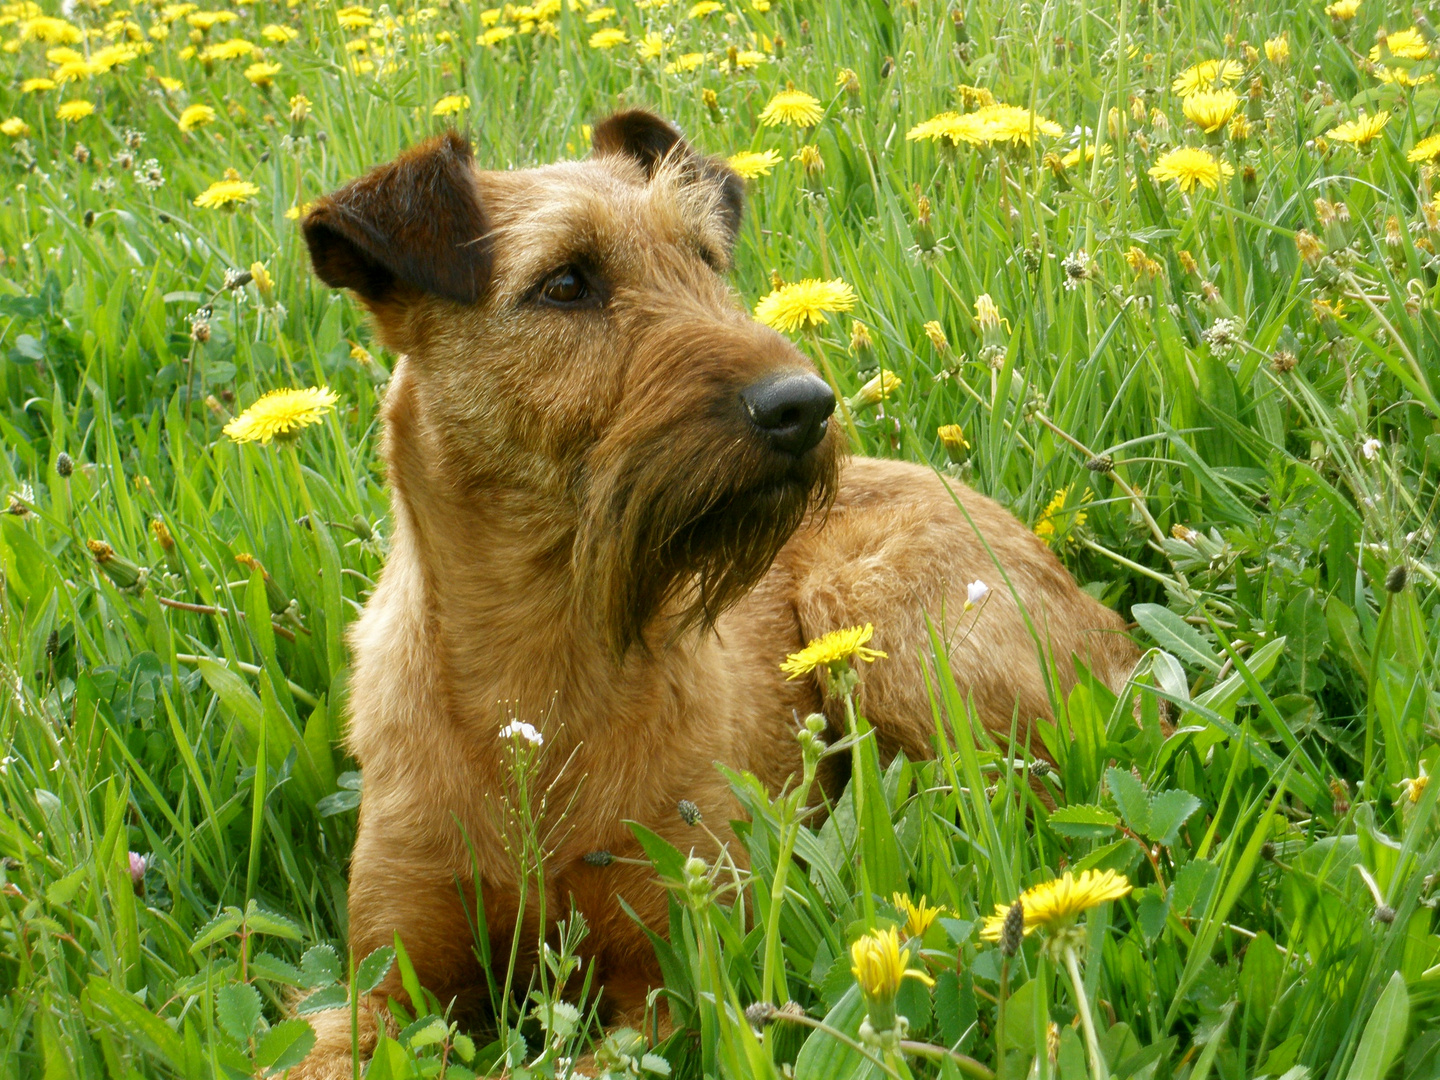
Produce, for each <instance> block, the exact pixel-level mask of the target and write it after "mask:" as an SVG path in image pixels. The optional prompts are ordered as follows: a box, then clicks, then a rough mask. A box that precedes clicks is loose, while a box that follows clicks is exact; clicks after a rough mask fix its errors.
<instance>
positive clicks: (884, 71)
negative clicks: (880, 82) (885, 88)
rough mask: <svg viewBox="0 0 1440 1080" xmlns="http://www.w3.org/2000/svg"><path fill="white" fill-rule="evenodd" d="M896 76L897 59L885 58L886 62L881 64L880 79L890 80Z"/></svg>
mask: <svg viewBox="0 0 1440 1080" xmlns="http://www.w3.org/2000/svg"><path fill="white" fill-rule="evenodd" d="M894 74H895V58H894V57H893V56H887V57H885V59H884V61H883V62H882V63H881V64H880V78H882V79H888V78H889V77H890V76H891V75H894Z"/></svg>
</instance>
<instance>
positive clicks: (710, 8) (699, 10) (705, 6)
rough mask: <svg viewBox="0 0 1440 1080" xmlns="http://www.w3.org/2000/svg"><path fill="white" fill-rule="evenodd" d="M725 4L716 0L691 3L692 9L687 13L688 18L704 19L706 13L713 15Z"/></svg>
mask: <svg viewBox="0 0 1440 1080" xmlns="http://www.w3.org/2000/svg"><path fill="white" fill-rule="evenodd" d="M724 6H725V5H723V4H719V3H716V0H700V2H699V3H698V4H692V5H690V10H689V11H687V12H686V13H685V17H686V18H687V19H703V18H704V17H705V16H706V15H713V14H715V12H717V11H719V10H720V9H721V8H722V7H724Z"/></svg>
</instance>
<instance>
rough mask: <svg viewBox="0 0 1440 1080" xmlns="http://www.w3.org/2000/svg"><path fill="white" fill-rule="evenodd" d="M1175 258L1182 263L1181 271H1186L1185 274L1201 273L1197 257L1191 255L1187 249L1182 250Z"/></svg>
mask: <svg viewBox="0 0 1440 1080" xmlns="http://www.w3.org/2000/svg"><path fill="white" fill-rule="evenodd" d="M1175 258H1176V260H1177V261H1178V262H1179V263H1180V269H1181V270H1183V271H1185V273H1187V274H1196V273H1199V272H1200V266H1199V264H1198V263H1196V262H1195V256H1194V255H1191V254H1190V252H1189V251H1187V250H1186V249H1184V248H1181V249H1180V250H1179V251H1177V252H1176V253H1175Z"/></svg>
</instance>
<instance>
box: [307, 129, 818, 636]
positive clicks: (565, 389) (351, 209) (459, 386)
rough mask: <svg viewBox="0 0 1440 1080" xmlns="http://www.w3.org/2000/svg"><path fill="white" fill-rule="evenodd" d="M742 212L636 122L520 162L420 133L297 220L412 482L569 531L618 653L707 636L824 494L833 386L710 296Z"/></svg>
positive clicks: (595, 611) (723, 294)
mask: <svg viewBox="0 0 1440 1080" xmlns="http://www.w3.org/2000/svg"><path fill="white" fill-rule="evenodd" d="M742 205H743V184H742V182H741V180H740V178H739V177H738V176H736V175H735V173H734V172H733V171H731V170H730V169H729V167H728V166H726V165H725V163H724V162H723V161H721V160H719V159H716V158H711V157H706V156H704V155H701V154H699V153H697V152H695V151H694V150H693V149H691V147H690V146H689V145H688V144H687V143H686V142H685V140H684V139H683V138H682V137H681V136H680V133H679V132H678V131H676V130H675V128H674V127H672V126H671V125H670V124H668V123H666V122H665V121H664V120H661V119H660V118H658V117H656V116H653V115H651V114H650V113H647V112H643V111H632V112H625V113H618V114H616V115H614V116H611V117H610V118H609V119H607V120H605V121H604V122H603V123H601V124H599V125H598V126H597V127H596V129H595V134H594V152H593V154H592V156H591V157H590V158H589V159H588V160H586V161H583V162H564V163H560V164H556V165H549V166H545V167H543V168H538V169H527V170H520V171H509V172H488V171H482V170H479V169H477V168H476V167H475V165H474V163H473V162H472V160H471V153H470V148H469V146H468V145H467V144H466V143H465V141H464V140H462V139H461V138H459V137H458V136H456V135H453V134H451V135H447V136H442V137H440V138H437V139H432V140H431V141H429V142H427V143H424V144H422V145H420V146H418V147H416V148H415V149H413V150H411V151H409V152H408V153H406V154H404V155H403V156H401V157H400V158H398V159H397V160H395V161H394V162H391V163H390V164H388V165H382V166H380V167H379V168H376V169H374V170H372V171H371V172H370V173H368V174H367V175H365V176H364V177H362V178H360V179H359V180H356V181H354V182H353V183H351V184H349V185H347V186H346V187H344V188H341V189H340V190H339V191H337V192H335V193H334V194H333V195H330V196H328V197H326V198H324V199H321V200H320V201H319V202H318V203H316V205H315V207H314V208H313V209H312V210H311V211H310V213H309V215H308V216H307V217H306V219H305V222H304V229H305V239H306V241H307V243H308V244H309V247H310V253H311V257H312V259H313V262H314V266H315V271H316V273H317V274H318V275H319V276H320V277H321V278H322V279H323V280H324V281H325V282H326V283H327V284H329V285H332V286H335V287H337V288H348V289H351V290H353V291H354V292H355V293H356V294H357V295H358V296H359V297H360V299H361V300H362V301H364V303H365V304H366V305H367V306H368V307H369V308H370V310H371V311H372V312H373V314H374V317H375V321H376V324H377V328H378V331H379V334H380V337H381V339H382V340H383V341H384V342H385V343H386V344H387V345H389V346H391V347H392V348H394V349H396V350H397V351H399V352H402V353H404V354H406V360H405V365H406V372H405V376H406V383H407V387H408V392H409V393H408V396H409V398H410V400H411V405H410V408H412V409H414V410H418V411H419V413H420V414H421V415H420V422H419V423H417V424H413V425H409V426H408V427H407V430H413V431H416V432H423V433H424V437H425V439H426V450H425V452H426V453H427V454H430V455H432V456H434V457H436V458H438V460H435V461H432V462H431V463H430V465H431V468H430V469H428V470H427V472H429V473H430V474H431V475H433V476H441V477H444V478H445V482H446V483H447V484H448V485H450V488H451V491H450V494H451V495H452V496H458V497H459V498H462V499H463V498H466V497H467V496H468V495H470V494H472V493H473V495H474V497H475V498H476V499H477V500H478V499H480V498H482V497H483V496H484V495H485V493H487V492H488V493H491V494H493V493H494V492H496V491H497V490H508V491H522V492H528V493H534V494H536V495H538V496H540V498H541V499H542V500H544V501H545V502H546V503H548V504H549V505H551V506H553V507H554V508H555V513H556V514H557V516H559V515H565V514H568V515H570V518H571V520H572V521H573V544H572V548H571V559H572V566H573V572H574V573H575V575H576V577H577V582H578V583H579V587H578V588H577V590H576V592H577V595H579V596H582V597H584V598H586V600H585V603H586V605H587V607H588V608H589V612H588V614H589V615H590V616H591V617H593V618H595V619H596V620H597V624H598V627H599V629H601V631H602V632H603V633H604V634H605V635H606V636H607V637H608V639H609V640H610V642H611V644H612V646H613V647H614V648H615V650H616V651H617V653H619V654H623V653H624V652H625V651H626V650H628V649H629V647H630V646H631V645H633V644H635V643H637V642H643V641H644V640H645V631H646V629H647V628H648V627H649V626H650V625H651V624H652V622H654V621H655V620H656V619H657V618H658V617H661V616H663V617H664V619H665V623H666V625H665V627H664V632H665V633H666V634H674V633H677V632H679V631H680V630H682V629H685V628H688V627H690V626H694V625H697V624H699V625H709V624H711V623H713V622H714V620H715V619H716V617H717V616H718V615H719V614H720V612H721V611H722V610H724V608H725V607H726V606H727V605H728V604H730V603H732V602H733V601H735V600H737V599H738V598H739V597H740V596H741V595H743V594H744V593H745V592H746V591H747V590H748V589H749V588H750V587H751V586H753V585H754V584H755V583H756V581H758V580H759V578H760V577H761V576H762V575H763V574H764V573H765V572H766V570H767V569H768V568H769V566H770V564H771V562H772V561H773V559H774V557H775V554H776V553H777V552H778V551H779V549H780V547H781V546H782V545H783V544H784V543H785V541H786V540H787V539H788V538H789V537H790V535H791V534H792V533H793V532H794V530H795V529H796V528H797V527H799V525H800V524H801V522H802V521H803V520H804V518H805V516H806V515H807V514H808V513H810V512H811V511H813V510H815V509H816V508H817V507H820V506H823V505H824V504H825V502H826V501H827V500H828V498H829V496H830V493H831V491H832V488H833V484H834V479H835V474H836V466H837V460H838V457H839V454H840V453H841V439H842V436H841V435H840V434H839V433H838V431H837V430H836V425H833V424H830V423H829V418H830V414H831V411H832V410H833V408H834V406H835V400H834V397H833V395H832V394H831V391H830V389H829V387H828V386H827V385H826V383H825V382H824V380H822V379H820V378H819V377H818V375H817V374H816V373H815V370H814V368H813V366H812V365H811V363H810V361H809V360H807V359H806V358H805V357H804V356H802V355H801V354H800V353H799V352H798V351H797V350H796V349H795V348H794V347H793V346H792V345H790V343H789V342H787V341H786V340H785V339H784V338H782V337H780V336H779V335H778V334H776V333H774V332H773V331H772V330H770V329H768V328H767V327H764V326H762V325H760V324H759V323H756V322H755V321H754V320H753V319H751V318H750V317H749V315H748V314H747V313H746V312H745V311H744V310H743V308H741V306H740V305H739V303H738V301H737V299H736V297H735V294H734V293H733V292H732V290H731V289H730V288H729V286H728V285H727V284H726V282H725V280H724V276H723V275H724V274H725V272H726V271H727V270H728V268H729V266H730V257H731V250H732V248H733V246H734V243H735V237H736V233H737V231H738V230H739V228H740V220H741V210H742ZM396 437H397V433H396V432H394V431H392V432H391V438H392V439H394V438H396ZM417 437H418V436H417ZM422 525H423V523H422Z"/></svg>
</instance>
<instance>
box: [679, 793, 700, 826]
mask: <svg viewBox="0 0 1440 1080" xmlns="http://www.w3.org/2000/svg"><path fill="white" fill-rule="evenodd" d="M675 809H676V811H677V812H679V814H680V820H681V821H683V822H685V824H686V825H689V826H690V827H691V828H694V827H695V826H696V825H699V824H700V820H701V818H700V807H698V806H696V805H695V804H694V803H693V802H691V801H690V800H689V799H681V800H680V801H679V803H677V804H676V806H675Z"/></svg>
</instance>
